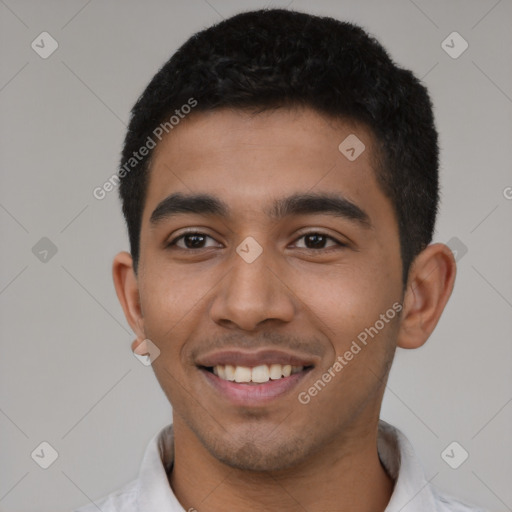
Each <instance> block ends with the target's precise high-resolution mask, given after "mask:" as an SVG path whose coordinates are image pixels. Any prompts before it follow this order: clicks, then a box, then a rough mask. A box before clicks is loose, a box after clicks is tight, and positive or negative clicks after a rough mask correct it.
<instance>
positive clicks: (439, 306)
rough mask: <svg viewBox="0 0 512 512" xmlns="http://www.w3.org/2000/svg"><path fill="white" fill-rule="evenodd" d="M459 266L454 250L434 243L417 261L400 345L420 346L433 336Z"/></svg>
mask: <svg viewBox="0 0 512 512" xmlns="http://www.w3.org/2000/svg"><path fill="white" fill-rule="evenodd" d="M456 271H457V265H456V263H455V258H454V256H453V253H452V251H451V249H450V248H449V247H448V246H447V245H445V244H442V243H436V244H431V245H429V246H428V247H426V248H425V249H424V250H423V251H422V252H421V253H420V254H418V256H417V257H416V258H415V259H414V262H413V264H412V265H411V269H410V271H409V277H408V279H407V289H406V293H405V298H404V308H403V312H402V319H401V322H400V331H399V333H398V342H397V345H398V346H399V347H401V348H418V347H421V346H422V345H423V344H424V343H425V342H426V341H427V339H428V338H429V337H430V335H431V334H432V331H433V330H434V329H435V327H436V325H437V322H438V321H439V318H440V317H441V314H442V312H443V310H444V307H445V305H446V303H447V302H448V299H449V298H450V295H451V293H452V290H453V285H454V283H455V275H456Z"/></svg>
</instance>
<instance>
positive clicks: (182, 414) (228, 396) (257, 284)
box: [137, 109, 403, 470]
mask: <svg viewBox="0 0 512 512" xmlns="http://www.w3.org/2000/svg"><path fill="white" fill-rule="evenodd" d="M350 134H355V135H356V136H357V137H358V139H360V140H361V141H362V142H363V143H364V145H365V147H366V149H365V150H364V151H363V152H362V153H361V154H360V155H359V156H358V157H357V158H356V159H355V160H353V161H351V160H350V159H349V158H347V156H346V155H348V156H352V153H353V152H352V151H351V150H350V147H352V146H353V141H352V146H350V145H349V148H348V151H347V148H345V153H342V152H341V151H340V149H338V146H339V145H340V143H341V142H342V141H344V139H346V137H347V136H349V135H350ZM350 140H351V139H349V141H350ZM373 147H374V142H373V139H372V136H371V134H370V132H369V131H368V130H366V129H365V128H364V127H361V126H360V125H356V124H354V123H340V122H336V123H334V122H332V121H329V120H328V119H327V118H325V117H324V116H321V115H320V114H318V113H316V112H314V111H312V110H308V109H304V110H279V111H275V112H271V113H268V112H267V113H262V114H257V115H253V116H251V115H249V114H247V113H243V112H240V111H228V110H218V111H214V112H209V113H200V114H196V115H194V116H190V117H189V118H188V119H186V120H185V121H183V122H182V123H181V124H180V125H179V126H177V127H176V128H175V129H174V130H173V131H172V132H171V133H170V134H169V135H168V136H167V138H165V139H164V140H163V141H162V142H161V143H160V144H159V146H158V147H157V148H156V150H155V153H154V156H153V163H152V166H151V170H150V179H149V186H148V190H147V196H146V202H145V206H144V211H143V219H142V229H141V252H140V262H139V271H138V277H137V279H138V286H139V294H140V304H141V310H142V317H143V319H142V324H143V328H144V333H145V336H146V337H147V338H148V339H150V340H151V341H152V342H153V343H154V344H155V345H156V346H157V347H158V348H159V350H160V355H159V357H158V358H157V359H155V361H154V362H153V368H154V371H155V374H156V376H157V379H158V381H159V383H160V385H161V386H162V389H163V390H164V392H165V393H166V395H167V397H168V399H169V401H170V402H171V404H172V406H173V418H174V423H175V425H176V426H177V427H176V428H180V429H181V431H182V432H183V431H184V430H186V431H187V432H189V434H191V435H193V436H194V437H195V438H196V439H197V440H198V441H199V442H200V443H201V444H202V446H204V447H205V448H206V450H207V451H208V452H209V453H210V454H211V455H212V456H214V457H215V458H216V459H218V460H221V461H223V462H225V463H227V464H229V465H231V466H234V467H239V468H245V469H255V470H273V469H274V470H275V469H282V468H286V467H290V466H292V465H298V464H300V463H302V462H305V461H306V460H307V459H308V458H309V457H311V456H313V454H315V455H321V454H322V452H325V453H329V452H331V451H332V447H333V446H334V445H335V444H336V443H339V442H342V441H343V439H342V437H343V436H350V434H351V433H355V434H357V435H359V434H361V432H368V431H369V430H371V429H372V428H373V427H374V426H375V425H376V422H377V419H378V414H379V409H380V403H381V400H382V393H383V388H384V383H385V380H386V378H387V374H388V372H389V368H390V365H391V361H392V358H393V354H394V350H395V345H396V336H397V332H398V328H399V317H398V315H396V316H395V315H394V314H393V315H392V314H391V313H390V309H391V310H392V305H393V304H394V303H400V302H401V301H402V297H403V295H402V282H401V271H402V269H401V260H400V247H399V236H398V227H397V221H396V217H395V215H394V213H393V209H392V205H391V203H390V202H389V200H388V199H387V198H386V197H385V196H384V194H383V193H382V191H381V189H380V188H379V186H378V185H377V182H376V178H375V173H374V170H373V168H372V165H373V163H372V162H373V160H372V155H373V154H374V149H373ZM355 149H356V151H357V148H355ZM178 193H179V194H181V195H182V196H184V197H189V196H196V195H209V196H212V197H213V198H214V199H216V200H217V201H219V202H221V203H222V204H223V205H224V206H225V207H226V209H227V211H226V212H223V214H220V210H218V211H216V212H214V210H215V208H211V207H210V208H209V209H208V208H200V207H199V206H198V204H197V203H196V205H195V207H194V209H193V210H192V211H189V212H186V211H185V212H183V211H182V212H181V213H176V211H175V209H174V206H175V205H176V203H173V204H171V202H170V201H167V203H162V202H163V201H164V200H165V199H166V198H168V197H169V196H171V195H173V194H178ZM303 194H309V195H314V196H318V195H329V196H330V197H331V198H339V199H342V198H344V199H345V200H346V201H349V202H350V203H353V204H354V205H355V206H356V207H357V208H352V209H347V208H345V209H342V210H337V211H338V213H335V212H334V207H335V206H339V204H338V203H336V202H335V201H333V202H327V201H323V202H322V201H320V203H319V202H315V201H309V202H307V201H301V200H300V198H298V199H296V200H295V202H288V203H286V202H285V201H286V199H287V198H290V197H291V196H297V197H298V196H300V195H303ZM276 201H280V202H281V208H280V209H278V208H275V203H276ZM208 204H210V206H211V205H212V203H208ZM208 204H207V205H206V206H208ZM319 204H320V207H319ZM345 204H347V203H345ZM321 205H323V206H321ZM203 206H204V205H203ZM326 206H329V207H331V206H332V209H331V210H328V211H322V210H325V209H326ZM157 207H158V210H157V211H156V212H155V210H156V209H157ZM181 209H183V208H181ZM205 210H210V211H205ZM359 210H361V211H360V212H359ZM173 211H174V213H172V212H173ZM342 211H343V212H344V214H342V213H340V212H342ZM153 212H155V214H153ZM212 212H213V213H212ZM171 213H172V214H171ZM361 213H363V214H364V213H366V215H367V219H366V221H365V219H364V218H362V216H361V215H360V214H361ZM152 216H153V219H152ZM363 216H364V215H363ZM359 217H361V218H359ZM187 231H189V232H192V233H193V234H192V235H190V233H189V235H188V236H186V237H183V238H180V239H178V240H177V241H175V243H174V244H172V242H173V240H176V239H177V238H178V237H180V235H184V234H186V232H187ZM342 244H343V245H342ZM237 249H238V250H237ZM370 328H372V329H370ZM365 329H366V331H365ZM363 332H365V333H366V344H364V343H363V342H362V341H361V340H362V339H365V336H364V335H362V334H361V333H363ZM369 333H371V335H370V334H369ZM358 336H359V338H358ZM353 342H356V344H357V346H358V347H359V350H357V348H355V347H356V345H354V344H353ZM347 352H351V353H352V357H350V356H345V354H346V353H347ZM338 357H340V358H341V359H338ZM336 361H338V363H339V365H336V366H335V367H333V364H334V363H335V362H336ZM341 361H343V363H342V362H341ZM237 362H238V363H239V364H238V365H239V366H242V367H246V368H242V369H238V370H236V371H235V375H236V376H237V379H238V378H239V377H240V378H242V379H244V378H246V377H247V371H248V370H247V368H252V367H256V366H261V367H263V366H265V365H271V364H278V363H281V364H282V365H285V363H291V364H292V365H294V366H298V367H299V368H294V371H295V370H297V373H293V374H292V375H291V376H290V377H286V378H282V379H277V375H275V374H274V375H275V377H276V378H275V379H270V380H269V381H268V382H264V383H254V382H249V383H247V382H245V383H237V382H232V381H229V380H226V378H228V376H229V374H230V372H229V368H227V369H226V368H223V367H224V366H225V365H226V364H228V363H229V364H230V365H233V366H236V365H237ZM294 363H295V364H294ZM217 365H220V367H221V368H220V369H219V368H218V367H217V368H216V369H215V373H220V375H215V373H213V371H212V368H211V366H217ZM340 365H341V367H340ZM301 366H304V367H305V368H304V369H301V368H300V367H301ZM267 367H268V366H267ZM280 368H281V367H278V366H274V367H273V368H272V367H269V371H270V372H272V371H273V372H279V370H280ZM329 368H331V372H330V373H329ZM281 369H283V368H281ZM223 370H224V371H223ZM249 372H251V370H249ZM326 372H327V374H329V375H330V377H331V378H330V379H329V377H325V374H326ZM284 373H285V374H286V369H284ZM249 375H251V376H254V378H255V380H259V377H261V380H265V379H266V378H268V376H267V375H266V370H265V369H264V368H263V369H262V368H260V369H259V370H256V373H254V374H253V373H249ZM256 375H258V376H259V377H258V376H256ZM322 376H323V380H322ZM222 377H224V378H222ZM229 378H231V377H229ZM319 380H320V381H322V382H320V383H319V382H318V381H319ZM326 381H327V382H326ZM315 383H316V387H315ZM322 383H323V385H322ZM312 388H313V391H311V389H312ZM315 389H316V392H315Z"/></svg>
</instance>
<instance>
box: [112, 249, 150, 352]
mask: <svg viewBox="0 0 512 512" xmlns="http://www.w3.org/2000/svg"><path fill="white" fill-rule="evenodd" d="M112 278H113V280H114V286H115V289H116V293H117V298H118V299H119V302H120V303H121V306H122V308H123V311H124V315H125V317H126V320H127V321H128V323H129V324H130V327H131V328H132V330H133V332H134V333H135V334H136V336H137V339H138V340H143V339H144V338H145V336H144V328H143V325H144V322H143V316H142V310H141V304H140V295H139V286H138V282H137V276H136V275H135V271H134V269H133V259H132V257H131V255H130V253H128V252H125V251H123V252H120V253H119V254H117V255H116V257H115V258H114V261H113V263H112ZM134 343H135V342H134Z"/></svg>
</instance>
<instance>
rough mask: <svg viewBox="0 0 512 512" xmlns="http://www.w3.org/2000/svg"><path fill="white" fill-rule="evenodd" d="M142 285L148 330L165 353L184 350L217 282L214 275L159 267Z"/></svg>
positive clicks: (146, 331) (146, 276) (147, 334)
mask: <svg viewBox="0 0 512 512" xmlns="http://www.w3.org/2000/svg"><path fill="white" fill-rule="evenodd" d="M156 267H157V269H156V270H155V271H146V272H145V274H144V276H143V279H142V280H141V283H140V287H139V289H140V297H141V306H142V313H143V317H144V329H145V334H146V336H147V337H148V338H150V339H152V341H154V342H155V343H156V344H157V345H158V346H159V348H160V350H161V351H162V353H164V352H173V353H174V354H175V353H176V352H177V351H179V350H180V348H181V345H182V344H183V343H184V341H185V339H186V338H187V336H189V335H190V333H191V329H192V328H193V325H195V324H196V323H197V321H196V320H197V318H196V317H197V314H198V312H199V311H200V310H201V308H202V307H204V301H205V300H208V296H209V295H208V294H209V293H210V294H211V293H212V290H213V288H214V286H215V283H216V282H217V281H216V280H215V278H214V277H213V275H212V273H211V272H210V273H209V272H206V271H201V270H200V269H196V268H195V269H194V272H190V271H189V270H187V271H183V270H181V269H179V268H174V269H170V268H166V266H165V265H160V266H156Z"/></svg>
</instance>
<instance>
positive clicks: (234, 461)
mask: <svg viewBox="0 0 512 512" xmlns="http://www.w3.org/2000/svg"><path fill="white" fill-rule="evenodd" d="M205 446H206V448H207V449H208V451H209V452H210V453H211V455H212V456H213V457H215V458H216V459H217V460H219V461H220V462H222V463H224V464H226V465H227V466H230V467H232V468H236V469H240V470H243V471H254V472H268V471H282V470H286V469H288V468H291V467H293V466H297V465H299V464H301V463H302V462H303V460H304V457H305V450H304V448H305V447H304V446H303V440H301V439H291V438H289V437H288V438H283V439H281V442H279V440H278V439H276V438H274V439H272V442H270V440H269V439H263V440H262V441H261V442H255V441H254V440H250V441H248V440H240V441H239V442H238V443H236V444H234V443H233V440H230V441H229V444H228V443H226V444H223V443H222V442H217V443H215V446H208V445H207V444H206V445H205Z"/></svg>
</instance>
